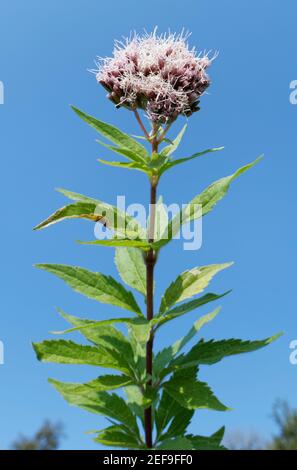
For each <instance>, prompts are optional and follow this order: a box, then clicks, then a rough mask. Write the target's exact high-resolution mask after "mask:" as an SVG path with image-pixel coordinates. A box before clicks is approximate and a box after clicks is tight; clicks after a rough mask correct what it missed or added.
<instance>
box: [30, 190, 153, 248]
mask: <svg viewBox="0 0 297 470" xmlns="http://www.w3.org/2000/svg"><path fill="white" fill-rule="evenodd" d="M58 191H59V192H61V193H62V194H64V195H65V196H66V197H68V198H70V199H72V200H74V201H76V202H75V203H73V204H68V205H67V206H64V207H62V208H61V209H58V210H57V211H56V212H54V213H53V214H52V215H50V216H49V217H48V218H47V219H45V220H44V221H42V222H41V223H40V224H39V225H37V226H36V227H34V230H40V229H43V228H45V227H48V226H49V225H52V224H55V223H57V222H61V221H63V220H65V219H77V218H80V219H87V220H91V221H93V222H101V223H102V224H103V225H105V226H106V227H107V228H108V229H110V230H114V231H115V233H118V234H119V235H121V237H128V238H129V239H132V240H134V239H136V238H145V237H146V232H145V230H144V229H143V228H142V227H141V225H140V224H139V222H138V221H137V220H136V219H135V218H133V217H131V216H129V215H128V214H126V213H125V212H122V211H119V210H118V209H117V207H115V206H112V205H110V204H107V203H105V202H102V201H99V200H98V199H92V198H90V197H88V196H83V195H82V194H78V193H74V192H71V191H67V190H65V189H58Z"/></svg>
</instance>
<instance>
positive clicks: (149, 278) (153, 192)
mask: <svg viewBox="0 0 297 470" xmlns="http://www.w3.org/2000/svg"><path fill="white" fill-rule="evenodd" d="M152 151H153V152H158V142H157V140H156V138H154V140H153V142H152ZM156 199H157V181H155V180H154V179H152V181H151V188H150V220H149V237H148V238H149V242H150V243H152V242H153V241H154V232H155V209H156ZM145 261H146V316H147V320H148V321H150V320H152V319H153V317H154V267H155V264H156V254H155V251H154V250H153V249H150V250H149V251H148V253H147V255H146V260H145ZM153 341H154V337H153V332H151V336H150V338H149V341H148V342H147V345H146V373H147V375H149V376H150V377H151V376H152V374H153ZM151 386H152V380H151V379H150V380H149V381H148V382H147V384H146V388H147V389H149V388H150V387H151ZM144 427H145V442H146V446H147V447H148V448H152V445H153V439H152V434H153V419H152V407H151V406H150V407H149V408H146V409H145V410H144Z"/></svg>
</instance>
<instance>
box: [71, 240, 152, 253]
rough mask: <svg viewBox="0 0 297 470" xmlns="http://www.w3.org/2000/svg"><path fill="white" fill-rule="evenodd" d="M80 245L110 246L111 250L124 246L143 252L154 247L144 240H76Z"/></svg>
mask: <svg viewBox="0 0 297 470" xmlns="http://www.w3.org/2000/svg"><path fill="white" fill-rule="evenodd" d="M78 243H80V244H81V245H98V246H111V247H113V248H115V247H118V246H124V247H127V248H140V249H141V250H143V251H148V250H149V249H150V248H153V247H154V245H153V244H151V243H148V242H147V241H146V240H131V239H130V238H108V239H107V240H92V241H88V242H83V241H81V240H78Z"/></svg>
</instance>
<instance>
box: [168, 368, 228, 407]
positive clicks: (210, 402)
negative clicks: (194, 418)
mask: <svg viewBox="0 0 297 470" xmlns="http://www.w3.org/2000/svg"><path fill="white" fill-rule="evenodd" d="M164 388H165V390H166V392H167V393H168V394H169V395H170V396H171V397H172V398H174V400H176V401H178V402H179V403H180V405H181V406H183V407H185V408H188V409H189V410H193V409H198V408H207V409H210V410H217V411H227V410H228V408H227V407H226V406H225V405H223V404H222V403H221V402H220V401H219V400H218V399H217V398H216V397H215V395H214V394H213V392H212V391H211V389H210V388H209V386H208V385H207V384H206V383H205V382H200V381H198V380H193V379H191V378H187V379H185V378H184V377H183V376H182V375H178V376H175V375H173V377H172V378H171V379H170V380H169V381H168V382H165V383H164Z"/></svg>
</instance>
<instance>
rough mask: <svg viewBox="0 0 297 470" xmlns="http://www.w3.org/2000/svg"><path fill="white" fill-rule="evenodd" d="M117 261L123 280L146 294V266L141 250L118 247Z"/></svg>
mask: <svg viewBox="0 0 297 470" xmlns="http://www.w3.org/2000/svg"><path fill="white" fill-rule="evenodd" d="M115 263H116V267H117V269H118V272H119V275H120V276H121V278H122V280H123V281H124V282H125V283H126V284H127V285H128V286H130V287H133V289H136V290H137V291H138V292H140V293H141V294H143V295H146V267H145V263H144V259H143V255H142V253H141V251H140V250H138V249H137V248H130V247H121V248H117V249H116V253H115Z"/></svg>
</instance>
